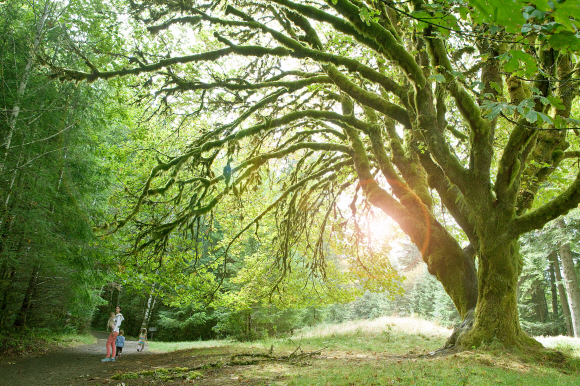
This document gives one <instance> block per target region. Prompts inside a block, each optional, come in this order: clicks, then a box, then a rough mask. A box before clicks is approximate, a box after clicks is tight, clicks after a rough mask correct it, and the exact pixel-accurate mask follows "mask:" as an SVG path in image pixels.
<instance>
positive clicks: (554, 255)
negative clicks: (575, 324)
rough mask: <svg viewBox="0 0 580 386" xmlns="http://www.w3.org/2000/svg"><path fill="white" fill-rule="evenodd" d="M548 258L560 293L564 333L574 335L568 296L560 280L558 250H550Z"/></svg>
mask: <svg viewBox="0 0 580 386" xmlns="http://www.w3.org/2000/svg"><path fill="white" fill-rule="evenodd" d="M548 258H549V259H550V261H551V262H552V265H553V266H554V274H555V275H556V283H557V287H558V295H560V304H561V305H562V316H564V324H565V325H566V335H568V336H574V329H573V328H572V317H571V316H570V307H569V306H568V297H567V296H566V289H565V288H564V284H562V283H563V281H562V275H561V273H560V262H559V261H558V252H556V251H552V252H551V253H550V254H549V255H548Z"/></svg>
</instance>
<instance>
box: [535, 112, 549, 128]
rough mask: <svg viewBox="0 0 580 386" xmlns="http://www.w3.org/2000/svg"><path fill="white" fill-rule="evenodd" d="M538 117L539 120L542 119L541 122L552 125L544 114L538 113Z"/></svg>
mask: <svg viewBox="0 0 580 386" xmlns="http://www.w3.org/2000/svg"><path fill="white" fill-rule="evenodd" d="M538 115H539V116H540V118H541V119H542V121H543V122H545V123H547V124H548V125H551V124H552V119H551V118H550V117H549V116H547V115H546V114H544V113H538Z"/></svg>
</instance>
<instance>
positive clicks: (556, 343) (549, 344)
mask: <svg viewBox="0 0 580 386" xmlns="http://www.w3.org/2000/svg"><path fill="white" fill-rule="evenodd" d="M536 339H537V340H538V341H539V342H540V343H542V344H543V345H544V347H546V348H551V349H554V350H558V351H561V352H563V353H564V354H566V355H569V356H571V357H575V358H580V339H578V338H571V337H569V336H562V335H560V336H537V337H536Z"/></svg>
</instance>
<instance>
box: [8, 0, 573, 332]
mask: <svg viewBox="0 0 580 386" xmlns="http://www.w3.org/2000/svg"><path fill="white" fill-rule="evenodd" d="M117 3H118V4H117ZM115 4H117V5H119V7H121V5H122V2H117V1H111V2H100V1H84V0H71V1H69V2H66V3H65V2H59V1H55V2H52V1H20V0H9V1H4V2H1V3H0V84H1V85H0V87H1V93H0V98H1V99H0V141H1V143H2V146H1V149H0V150H1V154H0V333H1V336H2V339H4V341H3V342H1V343H2V344H6V341H7V340H8V339H9V337H10V336H12V335H15V334H17V333H18V334H22V332H26V333H31V334H34V333H39V332H43V331H44V332H48V331H52V332H57V333H84V332H86V331H88V330H90V329H96V330H104V329H105V326H106V321H107V319H108V316H109V312H110V311H111V310H112V309H113V308H114V306H115V305H117V304H120V305H122V307H123V311H122V312H123V314H124V317H125V322H124V323H123V327H124V330H125V331H126V334H127V335H130V336H136V335H138V331H139V328H141V327H147V328H149V329H150V331H151V327H154V332H153V333H152V334H153V336H151V332H150V338H153V339H156V340H164V341H186V340H205V339H214V338H234V339H238V340H255V339H260V338H264V337H269V336H275V337H280V336H290V335H292V334H293V332H294V330H296V329H299V328H301V327H305V326H313V325H316V324H320V323H340V322H343V321H347V320H356V319H373V318H377V317H379V316H384V315H401V316H408V315H415V316H421V317H424V318H427V319H430V320H435V321H437V322H439V323H441V324H443V325H456V324H458V323H459V322H460V321H461V317H460V315H459V314H458V312H457V311H456V309H455V306H454V304H453V302H452V301H451V299H450V297H449V296H448V295H447V293H446V292H445V290H444V288H443V286H442V285H441V283H440V282H439V281H437V279H436V278H435V277H434V276H433V275H431V274H430V273H429V272H428V270H427V267H426V265H425V264H424V263H423V261H422V258H421V252H420V251H419V250H418V249H417V247H416V246H415V245H414V244H413V243H412V242H411V240H410V239H409V237H407V236H405V235H404V234H403V233H402V232H401V231H400V229H399V228H398V226H397V225H396V224H395V223H394V222H392V221H390V220H388V218H387V217H386V216H385V215H384V214H382V213H380V212H379V211H377V210H375V209H373V208H370V207H366V208H365V209H364V210H363V211H362V213H361V212H358V213H357V212H356V210H355V209H353V208H354V203H356V200H357V192H358V190H357V191H356V192H355V191H354V190H353V191H352V193H353V194H354V200H353V203H352V204H351V203H350V202H338V204H337V208H338V209H336V208H335V213H334V217H335V218H336V217H337V214H336V211H337V210H338V211H342V212H344V215H345V216H350V215H351V214H352V216H353V217H354V218H358V220H359V222H358V223H357V222H355V224H356V225H353V224H352V222H351V223H349V224H347V225H345V227H344V229H343V230H342V233H340V234H339V233H337V234H336V235H335V236H334V239H331V240H328V241H327V242H325V243H322V244H320V245H317V246H316V248H317V251H319V252H320V253H322V255H323V256H324V258H325V259H326V261H328V262H330V265H328V267H327V269H326V273H325V274H326V277H323V276H320V275H318V276H317V275H314V274H313V272H315V271H313V270H310V269H309V267H308V266H306V265H304V264H302V263H300V264H298V263H296V264H295V265H294V266H291V267H290V268H289V270H290V271H291V274H289V275H287V276H284V278H283V279H280V282H279V285H278V284H277V285H276V287H278V288H277V289H276V290H272V289H271V287H272V286H270V285H266V284H264V281H267V280H274V279H271V277H272V276H271V275H270V265H269V264H268V261H269V260H268V257H271V256H273V255H274V254H275V253H277V252H276V251H274V250H273V249H272V248H271V247H270V245H272V244H274V243H275V242H276V240H274V237H275V234H277V232H278V233H279V232H280V229H281V225H283V222H282V223H281V222H279V221H277V220H264V221H262V222H261V223H260V225H259V227H260V229H258V225H255V232H253V231H250V232H247V233H246V234H244V235H243V236H240V234H239V233H238V232H239V229H241V228H242V224H243V223H244V219H248V218H254V217H256V216H258V215H259V213H260V211H261V206H263V205H264V203H266V202H270V201H272V200H274V199H276V194H277V193H276V192H275V190H274V189H272V188H271V187H272V186H277V185H276V184H278V185H281V184H282V182H281V181H282V180H283V179H284V178H286V177H288V178H291V177H292V175H293V173H296V170H299V169H300V168H301V167H303V165H302V164H301V163H300V160H299V159H298V158H296V159H290V160H287V161H286V162H280V163H279V164H277V167H276V169H275V170H269V171H268V174H254V175H253V176H252V177H251V178H249V179H247V182H246V183H245V184H240V185H238V186H237V187H236V186H232V185H233V184H232V185H227V184H228V181H227V177H226V193H229V194H228V195H227V197H226V198H224V199H223V200H224V202H225V204H224V203H222V204H221V206H220V207H219V208H216V210H214V211H212V212H211V213H207V214H204V217H203V219H201V220H199V219H198V220H197V222H194V221H192V222H191V224H188V225H187V227H189V228H188V229H190V230H188V229H185V230H181V231H180V232H175V233H172V234H171V235H170V236H168V237H167V238H166V239H165V242H164V245H163V248H162V252H161V253H160V251H159V250H157V249H155V250H153V249H152V247H153V246H152V245H147V247H148V248H149V249H147V248H141V245H142V244H140V243H143V242H144V240H145V239H144V238H143V237H142V238H141V239H138V241H135V237H136V235H140V232H141V231H142V230H143V229H145V228H146V227H147V226H148V225H151V224H149V223H146V221H145V220H139V221H142V223H139V221H137V222H136V223H135V224H132V225H131V226H130V227H129V226H127V227H123V228H120V229H117V228H115V227H114V226H109V223H115V222H117V220H118V218H122V217H123V216H125V215H126V214H127V213H128V212H130V210H131V208H132V207H133V205H134V203H135V201H136V198H137V196H138V194H139V191H140V190H141V189H142V187H143V184H144V181H145V180H146V179H147V177H148V176H149V174H150V173H151V170H152V169H153V168H154V167H155V166H156V165H158V164H160V163H161V161H160V158H163V159H165V157H167V154H172V153H173V152H174V151H175V149H178V148H183V147H186V146H187V144H188V143H189V142H190V140H191V138H193V137H194V136H195V133H196V130H202V131H203V130H205V131H209V130H210V129H211V128H212V127H213V126H212V125H213V124H214V122H212V117H211V116H210V115H209V114H208V115H206V116H203V117H202V119H201V120H200V121H197V123H196V124H197V125H200V126H202V127H201V128H200V126H193V125H190V124H188V123H187V119H188V118H189V116H191V115H193V114H195V112H191V111H190V110H188V109H187V108H186V107H185V105H186V104H187V102H188V100H187V99H186V100H179V101H175V100H172V99H171V96H170V95H169V96H167V95H166V96H162V95H158V94H156V93H155V91H154V90H152V89H151V88H150V86H151V84H152V83H153V82H157V81H158V80H156V79H153V77H152V78H150V79H146V80H145V81H144V82H143V79H141V80H139V79H136V78H131V77H120V78H114V79H111V80H107V81H105V80H95V81H92V82H62V81H61V80H59V79H54V78H53V77H52V78H51V77H50V76H49V75H50V74H51V71H53V70H52V69H51V68H50V66H49V65H47V64H46V58H49V59H50V60H51V62H52V63H58V64H59V65H60V66H61V67H63V68H68V67H71V68H72V67H76V66H78V65H79V57H80V58H82V57H83V55H84V54H83V53H82V52H81V51H80V50H78V49H77V48H76V47H77V46H80V45H81V44H87V45H90V46H91V47H92V48H93V49H94V51H95V52H97V53H110V54H109V55H108V56H107V55H97V56H95V58H92V59H91V61H89V60H88V59H87V60H86V62H87V63H91V65H97V66H106V65H107V63H108V61H114V60H116V58H115V56H114V55H115V53H117V52H122V48H121V47H122V46H123V45H124V44H125V43H126V42H125V40H126V38H127V37H126V35H125V34H126V32H125V31H124V28H125V26H126V25H131V26H132V28H134V29H138V27H137V26H135V25H134V21H133V20H131V19H127V17H126V15H125V14H123V13H122V12H120V13H116V12H115V11H113V9H114V8H113V7H111V5H115ZM119 9H121V8H119ZM112 20H115V21H116V22H114V23H113V22H111V21H112ZM143 33H144V32H143ZM172 34H173V35H174V36H173V37H174V39H175V42H177V43H175V42H174V43H172V44H178V42H179V41H181V40H183V41H187V38H188V36H187V34H186V32H184V31H183V30H180V29H176V30H173V31H172ZM136 39H137V40H136V41H135V42H133V43H134V45H135V46H136V47H141V48H142V50H143V51H147V52H148V53H147V54H143V56H142V57H141V58H137V59H135V60H142V61H143V62H146V61H147V60H150V61H152V60H155V59H159V58H163V57H164V52H165V50H166V49H167V47H164V46H163V44H162V43H160V42H159V41H152V40H147V39H146V38H145V37H141V38H139V37H137V38H136ZM118 55H119V56H122V55H123V54H121V53H119V54H118ZM85 59H86V58H85ZM168 76H169V75H168ZM230 96H231V95H230ZM224 98H225V96H224ZM578 108H579V107H578V103H577V102H576V103H575V104H574V106H573V114H572V115H573V116H574V115H576V116H577V115H578V114H577V113H578ZM449 114H450V118H449V120H450V121H451V120H453V119H455V118H454V115H453V114H458V113H457V112H456V111H455V112H450V113H449ZM224 117H225V115H222V116H220V117H218V118H220V119H222V118H224ZM264 119H267V118H264ZM203 125H205V126H203ZM569 140H570V141H571V142H573V143H574V144H575V143H576V142H577V141H578V140H577V137H576V136H573V137H571V138H569ZM228 146H230V147H229V148H228V149H227V156H226V158H224V159H223V167H224V168H225V167H230V155H232V156H233V154H234V153H236V154H237V152H239V151H240V149H238V148H236V146H238V147H240V144H236V143H233V144H231V145H228ZM457 151H460V148H459V147H458V149H457ZM226 162H227V164H226ZM578 167H579V166H578V163H574V164H573V166H571V168H570V170H568V172H569V173H573V174H576V173H577V172H578ZM224 170H225V169H224ZM225 175H226V172H224V176H225ZM556 177H557V178H555V179H552V180H550V182H548V184H553V189H552V190H553V194H556V193H555V192H556V190H557V187H558V185H557V184H558V179H561V180H563V181H566V180H569V179H570V177H569V175H568V174H563V173H562V174H558V175H557V176H556ZM234 178H235V176H234ZM230 188H231V190H228V189H230ZM240 190H246V191H248V192H249V191H251V192H252V194H251V197H250V198H247V197H245V198H242V193H243V192H239V191H240ZM543 199H544V200H548V199H550V197H549V195H548V196H545V197H544V198H543ZM156 200H159V201H154V200H153V199H151V200H148V201H147V200H146V201H145V202H144V203H143V205H142V208H141V211H142V212H143V213H147V214H148V215H149V216H150V217H149V219H150V220H147V221H151V222H152V223H156V224H162V223H163V222H164V221H165V220H166V219H167V218H168V217H169V216H170V211H171V208H168V207H166V206H163V205H162V204H163V203H162V199H159V198H156ZM183 200H184V202H185V201H186V200H190V204H188V205H190V206H191V207H192V208H193V207H195V202H196V201H195V199H194V198H191V199H190V198H189V197H188V198H184V199H183ZM433 200H434V207H435V208H437V207H441V210H439V209H436V210H437V211H439V213H437V216H438V217H439V218H440V219H443V221H444V222H445V226H446V227H447V229H448V231H449V232H450V233H452V234H460V233H461V231H460V229H459V228H458V226H457V224H455V222H454V221H453V219H452V217H451V215H450V214H449V213H448V212H446V211H445V210H444V208H443V205H442V203H441V200H440V199H439V198H438V196H437V195H434V196H433ZM360 202H361V205H362V201H360ZM279 210H280V211H282V210H283V209H279ZM340 216H342V214H340ZM327 217H328V215H327ZM312 221H313V224H314V225H320V224H321V223H322V222H323V221H326V220H325V219H324V220H323V219H320V218H317V219H314V220H312ZM345 223H346V222H345ZM293 226H295V227H296V229H299V231H300V232H306V233H307V232H308V227H307V226H304V225H299V224H294V225H293ZM300 226H302V227H304V229H302V228H300ZM354 227H360V229H359V228H356V231H355V230H354V229H355V228H354ZM312 228H313V229H314V226H313V227H312ZM113 229H114V230H115V231H116V232H112V230H113ZM160 229H161V231H162V228H160ZM361 229H362V230H361ZM359 231H360V232H362V233H364V235H365V236H364V237H363V238H362V240H366V241H365V242H366V243H367V244H364V243H361V244H360V245H359V241H358V240H359V238H356V237H355V233H356V232H359ZM139 237H141V236H139ZM460 237H461V236H460ZM232 238H235V239H237V242H236V243H235V244H232V243H231V242H230V240H232ZM579 238H580V211H579V210H578V209H575V210H572V211H570V212H569V213H568V214H567V215H566V216H565V217H561V218H559V219H557V220H554V221H552V222H550V223H549V224H547V225H546V226H545V227H544V228H543V229H541V230H536V231H533V232H530V233H527V234H526V235H524V236H523V237H522V238H520V240H519V243H520V246H521V249H520V252H521V255H522V258H523V260H524V262H525V264H524V268H523V273H522V275H521V277H520V279H519V282H518V290H517V300H518V311H519V315H520V320H521V323H522V327H523V329H524V330H525V331H526V332H528V333H529V334H531V335H559V334H561V335H569V336H574V329H573V326H572V319H571V312H573V310H572V311H571V308H577V309H578V310H580V304H572V303H570V302H572V301H573V300H572V299H570V301H569V299H568V298H569V297H570V294H569V292H570V291H579V289H578V282H577V280H576V279H575V278H576V277H577V276H578V275H579V274H580V249H579V248H578V245H579V241H580V240H579ZM150 247H151V248H150ZM295 247H296V251H297V252H295V253H297V254H305V253H306V252H305V251H306V250H307V248H306V247H304V248H302V247H301V246H300V245H297V246H295ZM139 248H141V249H139ZM136 250H139V252H140V253H135V251H136ZM225 252H227V253H229V254H228V255H227V257H226V258H224V261H223V262H222V260H220V258H221V256H223V255H224V253H225ZM317 253H318V252H317ZM315 255H316V254H315ZM365 259H366V260H365ZM361 260H362V261H365V262H366V264H362V263H361V264H362V265H361V266H358V265H357V264H358V263H357V261H361ZM220 264H222V265H223V266H222V265H220ZM312 264H316V261H314V262H313V263H312ZM363 266H364V267H372V270H373V272H369V271H368V270H367V268H364V269H363V268H361V267H363ZM218 273H220V274H219V275H218ZM222 273H223V274H222ZM563 275H564V278H563V277H562V276H563ZM275 279H276V280H277V278H275ZM565 282H569V283H571V284H570V285H569V286H565ZM305 283H306V284H305ZM217 284H219V285H217ZM574 286H575V289H574ZM574 299H575V298H574ZM579 300H580V299H579ZM569 304H572V307H570V306H569Z"/></svg>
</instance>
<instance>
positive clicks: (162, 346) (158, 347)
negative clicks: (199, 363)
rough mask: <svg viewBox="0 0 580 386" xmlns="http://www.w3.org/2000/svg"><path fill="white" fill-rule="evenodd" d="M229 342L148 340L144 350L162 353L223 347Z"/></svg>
mask: <svg viewBox="0 0 580 386" xmlns="http://www.w3.org/2000/svg"><path fill="white" fill-rule="evenodd" d="M230 344H231V343H230V342H228V341H226V340H202V341H193V342H148V343H146V345H145V350H147V349H149V350H152V351H154V352H158V353H163V352H171V351H177V350H185V349H191V348H213V347H223V346H227V345H230Z"/></svg>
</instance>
